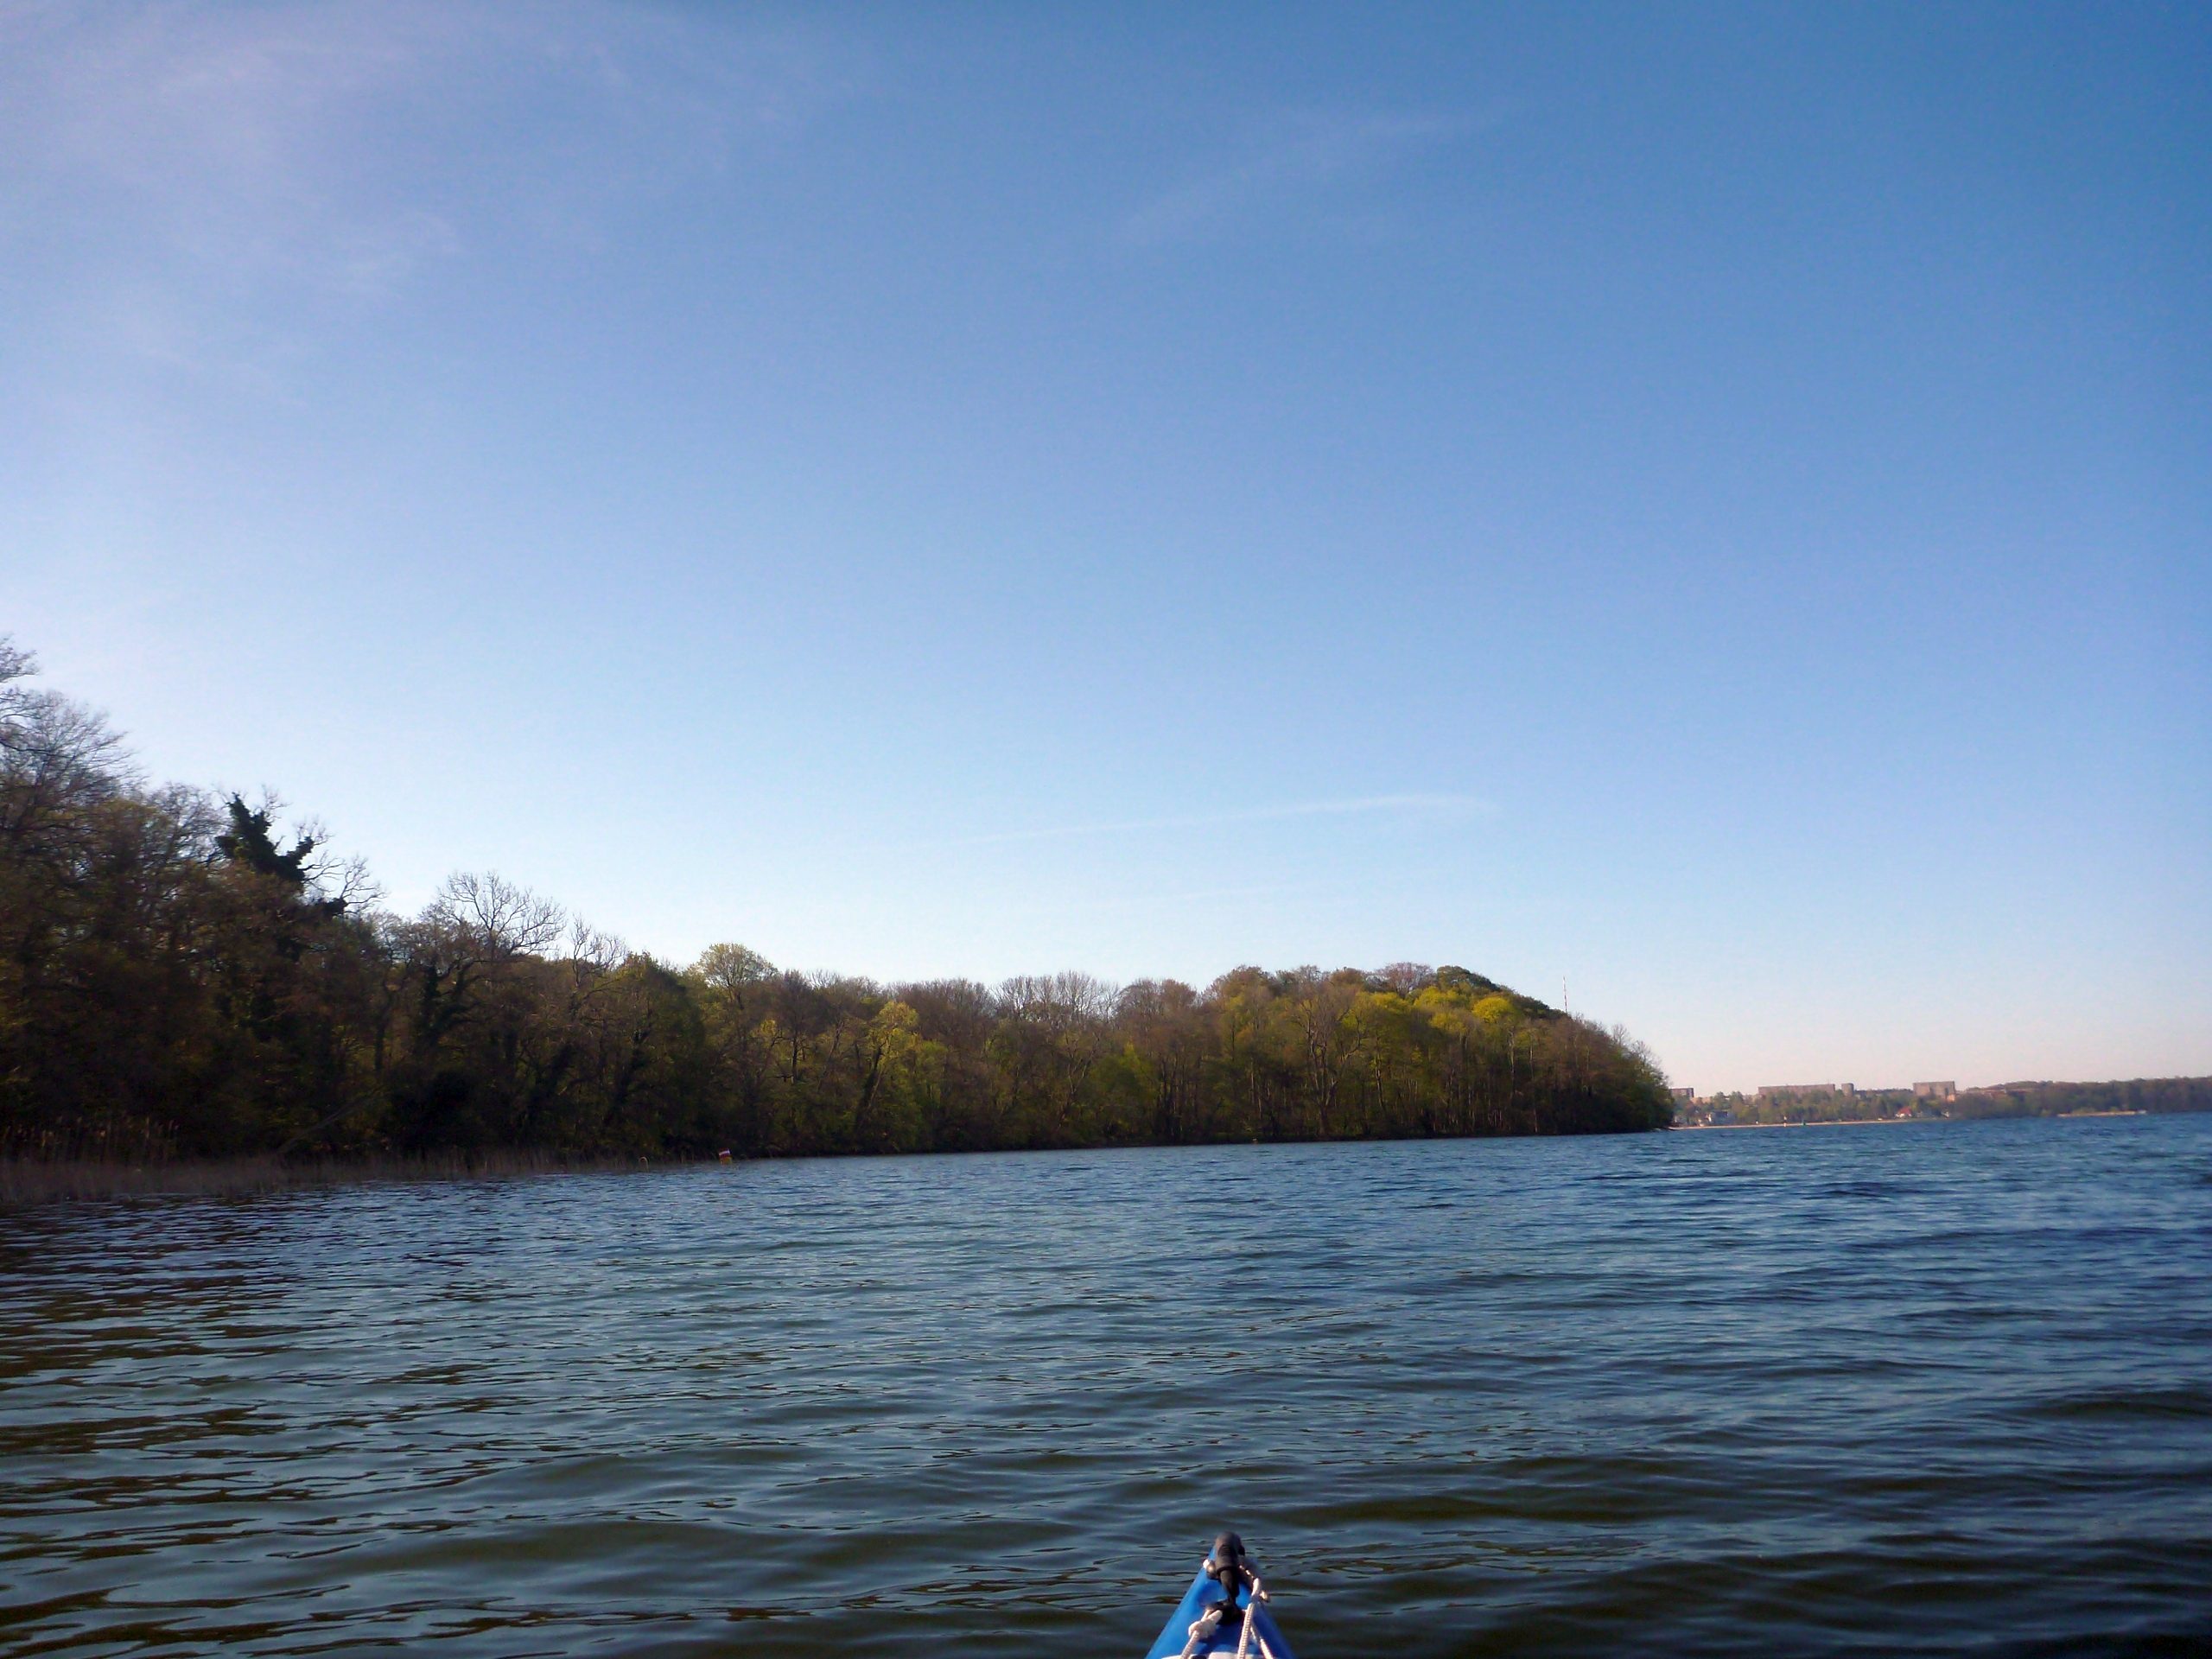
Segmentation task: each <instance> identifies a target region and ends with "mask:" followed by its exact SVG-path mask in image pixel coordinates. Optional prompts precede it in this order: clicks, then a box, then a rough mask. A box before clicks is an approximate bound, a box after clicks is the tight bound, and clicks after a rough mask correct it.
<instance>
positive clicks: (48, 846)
mask: <svg viewBox="0 0 2212 1659" xmlns="http://www.w3.org/2000/svg"><path fill="white" fill-rule="evenodd" d="M34 669H35V664H34V663H33V662H32V661H31V659H30V658H29V656H28V655H27V654H26V653H24V652H22V651H21V650H19V649H17V648H16V647H15V646H14V645H12V644H11V643H10V642H9V641H8V640H7V639H4V638H0V1156H5V1157H12V1158H17V1159H25V1158H30V1159H62V1158H99V1159H129V1160H150V1159H165V1158H188V1157H202V1156H219V1155H234V1154H248V1153H268V1152H284V1153H313V1154H326V1155H327V1154H340V1155H345V1154H390V1153H400V1154H408V1153H416V1152H429V1151H434V1150H444V1149H451V1148H486V1149H488V1148H493V1147H501V1148H509V1147H512V1148H531V1149H539V1150H543V1151H548V1152H550V1153H554V1154H562V1155H570V1154H573V1155H575V1156H579V1157H592V1156H633V1155H634V1156H646V1157H696V1156H711V1155H713V1154H715V1153H717V1152H720V1151H723V1150H729V1151H732V1152H734V1153H735V1154H738V1155H740V1156H749V1155H768V1154H791V1153H817V1152H840V1151H888V1150H916V1151H919V1150H961V1149H969V1148H977V1149H980V1148H986V1147H1067V1146H1083V1145H1109V1144H1125V1143H1143V1142H1178V1141H1192V1142H1197V1141H1224V1140H1255V1139H1256V1140H1291V1139H1332V1138H1353V1137H1379V1136H1415V1135H1531V1134H1538V1135H1553V1134H1580V1133H1588V1132H1595V1131H1606V1130H1622V1129H1644V1128H1658V1127H1661V1126H1663V1125H1664V1124H1666V1123H1667V1122H1669V1097H1668V1094H1667V1090H1666V1088H1665V1086H1664V1079H1663V1078H1662V1077H1661V1076H1660V1074H1659V1072H1658V1071H1657V1069H1656V1067H1655V1066H1654V1065H1653V1064H1652V1063H1651V1061H1650V1059H1649V1057H1648V1056H1647V1055H1646V1054H1645V1053H1644V1052H1643V1051H1642V1050H1641V1049H1640V1048H1639V1047H1637V1046H1636V1045H1635V1044H1633V1043H1631V1042H1630V1041H1629V1040H1628V1039H1626V1038H1625V1037H1624V1036H1623V1035H1622V1034H1621V1033H1618V1032H1610V1033H1609V1032H1606V1031H1603V1030H1600V1029H1599V1028H1598V1027H1594V1026H1592V1025H1591V1024H1589V1023H1587V1022H1586V1021H1583V1020H1576V1019H1572V1018H1569V1017H1568V1016H1567V1015H1566V1014H1562V1013H1560V1012H1558V1011H1556V1010H1554V1009H1552V1008H1549V1007H1546V1006H1544V1005H1543V1004H1542V1003H1541V1002H1537V1001H1534V1000H1532V999H1530V998H1528V997H1524V996H1521V995H1516V994H1515V993H1514V992H1512V991H1510V990H1508V989H1506V988H1504V987H1503V986H1500V985H1497V984H1495V983H1493V982H1491V981H1490V980H1487V979H1484V978H1483V977H1482V976H1479V975H1477V974H1472V973H1469V972H1467V971H1466V970H1465V969H1459V968H1438V969H1429V968H1426V967H1421V966H1416V965H1413V964H1409V963H1400V964H1398V965H1395V966H1393V967H1389V968H1384V969H1381V970H1379V971H1376V972H1372V973H1366V972H1358V971H1355V970H1351V969H1340V970H1338V971H1336V972H1333V973H1326V972H1322V971H1319V970H1317V969H1312V968H1301V969H1293V970H1291V971H1289V972H1275V973H1270V972H1264V971H1262V970H1261V969H1257V968H1240V969H1236V970H1235V971H1234V972H1231V973H1229V974H1225V975H1224V976H1222V977H1221V978H1220V979H1218V980H1217V981H1215V982H1214V983H1212V984H1211V985H1210V986H1207V987H1205V988H1203V989H1199V988H1194V987H1192V986H1189V985H1185V984H1180V983H1178V982H1175V981H1173V980H1159V981H1153V980H1147V981H1141V982H1138V983H1135V984H1132V985H1126V986H1122V987H1120V988H1115V987H1112V986H1109V985H1106V984H1103V983H1101V982H1098V981H1097V980H1095V979H1092V978H1090V977H1089V976H1085V975H1083V974H1072V973H1070V974H1056V975H1052V976H1045V977H1035V978H1019V979H1011V980H1008V981H1007V982H1004V983H1003V984H1001V985H999V986H997V987H995V988H991V987H986V986H983V985H981V984H976V983H974V982H969V981H965V980H938V981H931V982H927V983H922V984H906V985H891V986H886V985H879V984H876V983H874V982H872V981H868V980H865V979H855V978H847V977H842V976H836V975H831V974H822V973H798V972H793V971H791V970H789V969H777V968H775V967H774V966H772V964H770V963H767V962H766V961H764V960H763V959H762V958H761V957H760V956H758V955H756V954H755V953H754V952H753V951H751V950H747V949H745V948H744V947H743V946H741V945H734V944H723V945H716V946H715V947H714V948H713V949H711V950H709V951H707V952H706V954H705V955H704V956H702V957H700V959H699V960H698V961H697V962H696V963H692V964H691V965H690V966H689V967H687V968H678V967H674V966H671V965H670V964H668V963H662V962H659V961H657V960H656V959H655V958H653V957H651V956H649V955H646V954H645V953H644V952H640V951H633V950H627V949H626V948H625V947H624V946H623V945H622V944H620V942H619V941H618V940H616V939H614V938H611V937H609V936H608V935H607V934H604V933H601V932H600V931H596V930H594V929H593V928H591V927H588V926H586V925H583V924H582V923H581V922H577V921H575V920H572V919H570V918H567V917H565V916H564V915H563V912H561V910H560V909H559V908H558V907H557V906H555V905H554V904H552V903H551V902H550V901H548V900H546V899H542V898H539V897H537V895H535V894H533V893H529V892H527V891H525V890H524V889H523V888H521V887H518V886H515V885H513V884H512V883H510V882H507V881H505V880H501V879H500V878H499V877H498V876H496V875H490V874H461V875H455V876H453V877H452V878H450V879H449V880H447V881H446V882H445V883H444V885H443V886H442V887H441V888H440V890H439V891H438V893H437V895H436V896H435V899H433V900H432V901H431V902H430V903H429V905H428V906H426V907H425V908H423V911H422V912H420V913H419V914H416V915H413V916H400V915H395V914H392V913H391V912H389V911H387V910H386V909H385V907H384V906H383V905H382V902H381V896H380V894H379V893H378V890H377V888H376V887H375V886H374V885H373V883H372V881H371V880H369V878H368V876H367V874H366V872H365V869H364V868H363V867H362V866H361V865H360V864H359V862H358V861H356V862H343V861H338V860H336V859H334V858H333V857H332V856H331V855H330V854H329V852H328V849H327V846H326V843H325V839H324V837H323V836H322V834H321V831H320V830H319V829H317V828H315V826H314V825H313V824H311V823H309V824H304V825H299V826H295V827H293V828H290V829H287V828H286V827H284V826H283V824H282V823H281V822H280V818H279V813H278V806H277V803H275V802H273V801H261V802H256V803H252V804H249V803H248V802H247V801H245V799H243V798H239V797H237V796H232V797H229V798H217V797H214V796H213V795H210V794H209V793H207V792H206V791H200V790H195V789H191V788H187V787H182V786H179V785H165V786H152V785H148V784H147V783H146V782H145V781H144V780H143V778H142V777H141V775H140V774H139V772H137V769H136V767H135V766H134V765H133V764H132V762H131V760H130V755H129V754H128V753H127V752H126V751H125V749H124V747H123V745H122V743H121V741H120V740H119V738H118V735H117V734H116V733H115V732H114V731H113V730H111V728H110V727H109V726H108V725H107V723H106V722H105V720H104V719H103V718H102V717H101V716H100V715H98V714H97V713H96V712H94V711H92V710H91V709H87V708H86V707H85V706H83V705H82V704H80V703H78V702H73V700H71V699H69V698H67V697H66V696H60V695H59V694H57V693H54V692H52V691H49V690H43V689H40V688H36V687H35V686H33V685H32V684H31V683H29V679H30V676H31V674H32V671H33V670H34Z"/></svg>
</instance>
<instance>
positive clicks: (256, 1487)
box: [0, 1118, 2212, 1659]
mask: <svg viewBox="0 0 2212 1659" xmlns="http://www.w3.org/2000/svg"><path fill="white" fill-rule="evenodd" d="M1223 1524H1235V1525H1236V1526H1238V1527H1240V1528H1241V1529H1243V1533H1244V1535H1245V1537H1246V1538H1247V1540H1248V1541H1249V1543H1250V1544H1251V1546H1252V1548H1253V1549H1254V1551H1255V1554H1256V1556H1257V1557H1258V1560H1259V1563H1260V1565H1261V1567H1262V1570H1263V1571H1264V1572H1265V1573H1267V1575H1268V1579H1269V1580H1270V1582H1271V1583H1272V1584H1273V1585H1274V1586H1275V1595H1276V1605H1277V1610H1278V1612H1279V1614H1280V1617H1281V1621H1282V1623H1283V1625H1284V1627H1285V1629H1286V1630H1287V1632H1288V1634H1289V1636H1290V1637H1291V1639H1292V1640H1293V1641H1294V1643H1298V1645H1299V1648H1300V1654H1301V1659H1328V1656H1332V1655H1333V1656H1355V1655H1360V1656H1364V1655H1375V1654H1386V1653H1387V1654H1393V1655H1406V1656H1428V1655H1447V1654H1449V1655H1465V1654H1543V1655H1571V1654H1606V1655H1621V1654H1654V1655H1657V1654H1669V1655H1673V1654H1691V1653H1698V1654H1702V1653H1733V1654H1745V1655H1750V1654H1758V1655H1771V1654H1823V1653H1867V1654H1872V1653H1882V1654H1889V1653H1898V1652H1913V1653H1959V1654H1985V1653H2004V1652H2013V1651H2035V1652H2041V1651H2049V1652H2051V1653H2074V1652H2084V1651H2088V1652H2097V1651H2142V1652H2167V1651H2172V1652H2181V1651H2189V1650H2195V1643H2197V1642H2201V1641H2202V1640H2203V1639H2205V1638H2208V1637H2212V1118H2169V1119H2148V1118H2128V1119H2100V1120H2075V1121H2048V1122H1999V1123H1979V1124H1949V1125H1936V1126H1919V1125H1915V1126H1897V1127H1878V1128H1815V1129H1796V1130H1777V1131H1745V1132H1714V1133H1705V1134H1675V1135H1650V1136H1642V1137H1633V1138H1623V1139H1614V1140H1603V1141H1552V1142H1542V1141H1471V1142H1458V1143H1427V1144H1412V1145H1390V1146H1335V1147H1238V1148H1225V1149H1220V1150H1213V1151H1201V1152H1136V1153H1096V1154H1065V1155H1062V1154H1034V1155H1014V1156H1006V1157H992V1158H969V1159H955V1158H943V1159H934V1160H852V1161H843V1162H816V1163H797V1164H780V1165H760V1166H738V1167H734V1168H727V1169H725V1168H704V1169H690V1170H683V1171H675V1172H668V1173H639V1174H635V1175H617V1176H607V1177H550V1178H537V1179H514V1180H505V1181H496V1182H482V1183H449V1184H433V1183H422V1184H414V1185H381V1186H359V1187H352V1188H341V1189H336V1190H329V1191H322V1192H307V1193H290V1194H282V1195H277V1196H271V1197H266V1198H254V1199H244V1200H226V1201H214V1200H169V1201H151V1200H132V1201H121V1202H116V1203H112V1204H109V1205H73V1206H56V1207H52V1208H48V1209H45V1210H42V1211H29V1212H18V1213H16V1214H15V1215H14V1216H11V1217H4V1216H0V1649H5V1650H7V1651H10V1652H22V1653H36V1652H45V1651H49V1650H57V1649H67V1648H80V1649H99V1650H104V1651H112V1652H117V1653H126V1652H127V1653H133V1654H152V1653H184V1652H207V1651H210V1650H213V1649H224V1650H228V1651H236V1652H251V1653H332V1652H347V1651H354V1650H360V1649H368V1648H371V1647H372V1646H375V1645H378V1644H389V1645H392V1646H397V1647H401V1648H404V1649H423V1648H427V1647H429V1646H431V1645H432V1644H433V1643H435V1645H436V1647H437V1649H439V1650H441V1651H444V1652H449V1653H453V1654H456V1655H460V1654H467V1655H488V1654H502V1655H505V1654H582V1653H687V1652H730V1653H761V1654H791V1655H807V1654H825V1655H826V1654H836V1655H840V1656H854V1655H868V1654H879V1653H881V1654H889V1653H901V1654H915V1655H919V1654H925V1653H927V1654H951V1653H960V1654H1015V1653H1024V1654H1035V1653H1045V1652H1049V1653H1053V1654H1066V1655H1071V1656H1084V1659H1089V1656H1107V1655H1130V1656H1135V1655H1136V1654H1140V1653H1141V1652H1142V1651H1143V1649H1144V1648H1145V1645H1146V1644H1147V1642H1149V1640H1150V1639H1151V1637H1153V1635H1154V1633H1155V1632H1156V1631H1157V1630H1158V1629H1159V1626H1160V1621H1161V1619H1162V1618H1163V1617H1164V1616H1165V1613H1166V1608H1167V1606H1168V1605H1169V1604H1171V1603H1172V1602H1173V1599H1175V1597H1176V1595H1177V1594H1178V1593H1179V1592H1180V1590H1181V1589H1182V1587H1183V1585H1184V1583H1185V1581H1186V1580H1187V1579H1188V1577H1189V1574H1190V1573H1191V1571H1192V1568H1193V1567H1195V1565H1196V1563H1197V1560H1198V1556H1199V1555H1200V1554H1201V1553H1202V1552H1203V1549H1204V1547H1205V1540H1206V1538H1207V1537H1208V1535H1210V1534H1211V1532H1212V1531H1213V1530H1214V1529H1216V1528H1217V1527H1218V1526H1221V1525H1223Z"/></svg>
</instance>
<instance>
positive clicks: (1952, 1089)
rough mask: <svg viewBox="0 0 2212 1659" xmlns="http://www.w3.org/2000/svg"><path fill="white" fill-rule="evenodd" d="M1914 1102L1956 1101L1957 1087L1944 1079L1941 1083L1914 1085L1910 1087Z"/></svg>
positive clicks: (1957, 1095)
mask: <svg viewBox="0 0 2212 1659" xmlns="http://www.w3.org/2000/svg"><path fill="white" fill-rule="evenodd" d="M1912 1097H1913V1098H1914V1099H1915V1100H1956V1099H1957V1098H1958V1097H1959V1085H1958V1084H1955V1083H1952V1082H1950V1081H1948V1079H1946V1080H1945V1081H1944V1082H1942V1083H1916V1084H1913V1085H1912Z"/></svg>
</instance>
